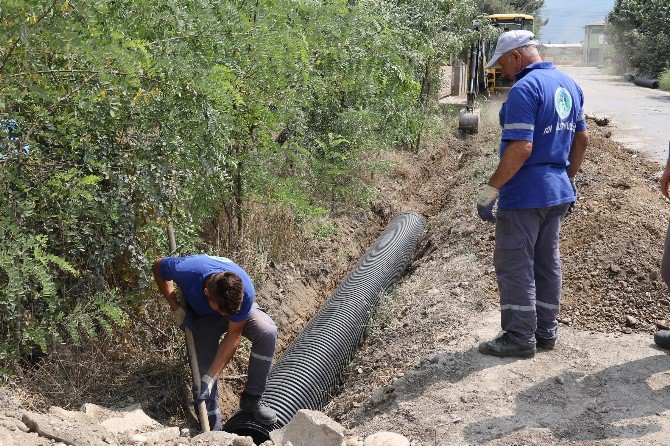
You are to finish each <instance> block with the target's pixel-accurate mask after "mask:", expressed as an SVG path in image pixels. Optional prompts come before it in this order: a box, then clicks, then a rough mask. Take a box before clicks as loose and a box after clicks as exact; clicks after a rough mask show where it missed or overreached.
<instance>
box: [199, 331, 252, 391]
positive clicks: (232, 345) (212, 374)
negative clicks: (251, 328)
mask: <svg viewBox="0 0 670 446" xmlns="http://www.w3.org/2000/svg"><path fill="white" fill-rule="evenodd" d="M245 324H246V322H232V321H228V331H227V332H226V334H225V335H224V336H223V340H222V341H221V343H220V344H219V349H218V350H217V351H216V356H214V361H213V362H212V365H211V366H210V367H209V370H208V371H207V373H206V374H205V376H203V377H202V380H201V383H200V389H198V388H197V386H196V385H195V384H193V398H194V401H195V402H196V403H199V402H201V401H205V400H207V399H209V397H210V396H211V394H212V388H213V387H214V384H215V383H216V380H217V378H218V376H219V375H220V374H221V372H223V369H225V368H226V366H227V365H228V363H229V362H230V360H231V359H232V357H233V355H234V354H235V351H236V350H237V347H239V345H240V338H241V337H242V329H243V328H244V325H245Z"/></svg>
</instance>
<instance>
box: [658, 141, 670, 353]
mask: <svg viewBox="0 0 670 446" xmlns="http://www.w3.org/2000/svg"><path fill="white" fill-rule="evenodd" d="M659 182H660V183H661V193H662V194H663V196H664V197H665V198H667V199H668V200H670V143H668V160H667V161H666V163H665V169H664V170H663V174H662V175H661V179H660V181H659ZM661 277H662V278H663V282H665V284H666V285H667V286H668V288H669V289H670V222H668V229H667V230H666V233H665V245H664V247H663V257H661ZM654 342H655V343H656V345H658V346H659V347H663V348H668V349H670V330H658V331H657V332H656V333H654Z"/></svg>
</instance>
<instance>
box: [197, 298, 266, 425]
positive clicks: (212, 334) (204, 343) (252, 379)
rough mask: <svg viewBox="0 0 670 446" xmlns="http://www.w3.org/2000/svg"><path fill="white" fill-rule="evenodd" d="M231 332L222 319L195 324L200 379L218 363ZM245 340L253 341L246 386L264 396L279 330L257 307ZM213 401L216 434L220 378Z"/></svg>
mask: <svg viewBox="0 0 670 446" xmlns="http://www.w3.org/2000/svg"><path fill="white" fill-rule="evenodd" d="M226 331H228V320H227V319H224V318H221V317H219V316H209V317H202V318H199V319H195V320H193V340H194V341H195V351H196V354H197V356H198V367H200V376H201V377H202V376H205V375H206V374H207V371H208V370H209V367H210V366H211V365H212V362H213V361H214V356H216V352H217V351H218V349H219V342H220V340H221V336H223V334H224V333H226ZM242 336H244V337H245V338H247V339H249V341H251V353H250V355H249V369H248V371H247V382H246V384H245V386H244V390H245V392H247V393H249V394H251V395H255V396H261V395H263V392H265V385H266V383H267V380H268V375H269V373H270V366H271V365H272V358H273V357H274V354H275V346H276V344H277V327H276V326H275V323H274V322H273V321H272V319H271V318H270V316H268V314H267V313H266V312H265V310H263V309H262V308H260V307H259V306H258V305H257V304H256V303H254V304H253V307H252V308H251V315H250V316H249V319H247V322H246V325H245V326H244V328H243V329H242ZM212 378H214V379H215V381H214V387H213V389H212V395H211V397H210V398H209V399H208V400H207V401H206V404H207V414H208V415H209V426H210V429H212V430H221V428H222V427H223V425H222V422H221V411H220V410H219V396H218V385H217V381H216V379H217V378H218V377H217V376H213V377H212Z"/></svg>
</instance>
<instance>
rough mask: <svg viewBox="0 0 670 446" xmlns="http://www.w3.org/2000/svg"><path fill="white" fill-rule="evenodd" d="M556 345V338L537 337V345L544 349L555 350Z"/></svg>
mask: <svg viewBox="0 0 670 446" xmlns="http://www.w3.org/2000/svg"><path fill="white" fill-rule="evenodd" d="M555 346H556V338H554V339H542V338H535V347H537V348H541V349H543V350H553V349H554V347H555Z"/></svg>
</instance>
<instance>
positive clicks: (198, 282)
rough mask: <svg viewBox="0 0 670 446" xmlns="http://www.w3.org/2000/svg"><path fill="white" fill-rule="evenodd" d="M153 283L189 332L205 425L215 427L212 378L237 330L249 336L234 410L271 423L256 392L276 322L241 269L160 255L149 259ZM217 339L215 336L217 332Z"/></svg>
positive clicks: (204, 258)
mask: <svg viewBox="0 0 670 446" xmlns="http://www.w3.org/2000/svg"><path fill="white" fill-rule="evenodd" d="M152 270H153V274H154V279H155V280H156V284H157V285H158V289H159V290H160V292H161V294H162V295H163V296H164V297H165V299H166V300H167V302H168V304H169V305H170V310H172V316H173V318H174V320H175V323H176V324H177V325H179V327H180V328H182V329H183V327H184V326H188V327H189V328H190V329H191V331H192V332H193V339H194V342H195V350H196V356H197V360H198V364H199V367H200V371H201V374H202V371H203V370H206V371H207V372H206V373H205V374H203V376H202V377H201V386H200V387H201V388H200V392H199V393H198V394H197V395H196V394H195V393H197V390H196V389H194V399H195V402H196V403H199V402H201V401H205V403H206V406H207V414H208V418H209V425H210V426H211V429H212V430H221V428H222V426H223V424H222V422H221V412H220V410H219V398H218V393H217V378H218V376H219V375H220V374H221V372H222V371H223V369H224V368H225V367H226V365H227V364H228V362H230V359H231V358H232V357H233V355H234V354H235V350H237V347H238V346H239V345H240V336H244V337H245V338H247V339H249V340H250V341H251V353H250V356H249V370H248V373H247V382H246V385H245V387H244V391H243V392H242V396H241V397H240V410H242V411H243V412H248V413H250V414H252V415H253V416H254V418H255V419H256V421H258V422H259V423H262V424H266V425H271V424H274V423H276V422H277V414H276V413H275V411H274V410H272V409H271V408H269V407H268V406H266V405H265V404H264V403H263V401H262V400H261V397H262V396H263V392H264V391H265V385H266V383H267V379H268V374H269V373H270V365H271V364H272V358H273V357H274V354H275V346H276V343H277V327H276V326H275V324H274V322H273V321H272V319H271V318H270V316H268V315H267V314H266V313H265V311H264V310H262V309H261V308H260V307H259V306H258V304H256V303H255V302H254V295H255V292H254V286H253V284H252V283H251V279H250V278H249V276H248V275H247V273H246V272H245V271H244V270H243V269H242V268H240V267H239V266H238V265H236V264H235V263H234V262H233V261H232V260H230V259H227V258H225V257H212V256H208V255H192V256H188V257H165V258H162V259H157V260H155V261H154V263H153V268H152ZM175 282H176V284H177V286H178V287H179V290H180V291H181V294H182V296H183V297H184V300H185V302H186V311H185V310H184V308H182V307H180V306H179V304H178V303H177V299H176V296H175V289H174V283H175ZM222 335H223V340H221V342H219V340H220V339H221V336H222Z"/></svg>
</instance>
